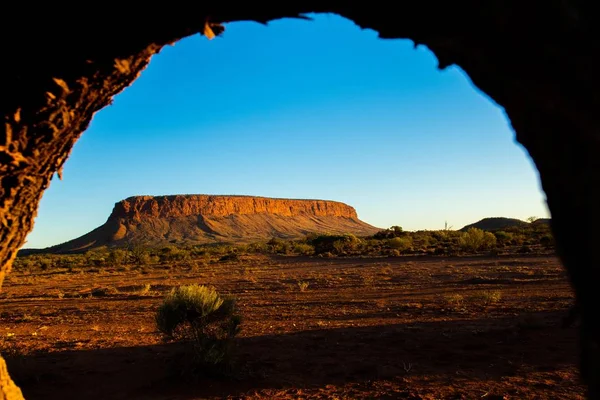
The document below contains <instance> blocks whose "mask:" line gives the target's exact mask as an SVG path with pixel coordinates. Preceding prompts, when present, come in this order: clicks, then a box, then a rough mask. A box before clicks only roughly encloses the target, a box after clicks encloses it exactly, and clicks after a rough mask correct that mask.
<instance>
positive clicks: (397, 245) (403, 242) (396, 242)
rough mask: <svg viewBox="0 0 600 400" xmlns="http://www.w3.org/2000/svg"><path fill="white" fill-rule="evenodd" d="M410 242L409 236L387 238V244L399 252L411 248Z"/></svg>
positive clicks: (411, 242)
mask: <svg viewBox="0 0 600 400" xmlns="http://www.w3.org/2000/svg"><path fill="white" fill-rule="evenodd" d="M412 244H413V241H412V238H410V237H409V236H406V237H395V238H392V239H389V240H388V246H390V247H391V248H392V249H396V250H398V251H399V252H401V253H402V252H404V251H407V250H411V249H412Z"/></svg>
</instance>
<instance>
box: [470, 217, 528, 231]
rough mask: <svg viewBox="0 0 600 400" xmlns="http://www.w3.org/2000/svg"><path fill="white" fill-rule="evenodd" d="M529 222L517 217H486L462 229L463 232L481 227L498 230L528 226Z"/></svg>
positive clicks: (482, 228)
mask: <svg viewBox="0 0 600 400" xmlns="http://www.w3.org/2000/svg"><path fill="white" fill-rule="evenodd" d="M528 225H529V222H525V221H521V220H520V219H516V218H505V217H492V218H484V219H482V220H480V221H477V222H475V223H473V224H470V225H466V226H464V227H463V228H462V229H460V230H461V231H462V232H465V231H467V230H469V229H470V228H479V229H481V230H484V231H497V230H500V229H506V228H511V227H515V226H516V227H520V226H523V227H524V226H528Z"/></svg>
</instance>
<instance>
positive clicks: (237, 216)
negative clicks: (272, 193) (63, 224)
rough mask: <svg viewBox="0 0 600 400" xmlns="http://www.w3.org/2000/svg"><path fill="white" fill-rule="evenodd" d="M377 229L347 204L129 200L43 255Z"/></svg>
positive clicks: (158, 198) (242, 199)
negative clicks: (86, 230)
mask: <svg viewBox="0 0 600 400" xmlns="http://www.w3.org/2000/svg"><path fill="white" fill-rule="evenodd" d="M378 230H380V229H379V228H376V227H374V226H371V225H369V224H367V223H365V222H362V221H361V220H359V219H358V215H357V213H356V210H355V209H354V208H353V207H350V206H349V205H347V204H344V203H340V202H336V201H326V200H296V199H276V198H268V197H254V196H212V195H174V196H156V197H155V196H134V197H129V198H127V199H125V200H122V201H120V202H118V203H116V204H115V207H114V209H113V211H112V213H111V215H110V217H109V218H108V220H107V221H106V223H105V224H104V225H102V226H100V227H98V228H96V229H94V230H93V231H91V232H89V233H87V234H85V235H83V236H81V237H79V238H77V239H74V240H71V241H69V242H66V243H63V244H60V245H57V246H53V247H50V248H48V249H46V250H47V251H49V252H57V253H63V252H74V251H83V250H87V249H90V248H93V247H98V246H119V245H124V244H127V243H141V244H144V245H148V246H159V245H164V244H168V243H176V244H202V243H211V242H237V243H239V242H242V243H245V242H252V241H257V240H265V239H266V240H268V239H270V238H272V237H278V238H288V239H295V238H301V237H303V236H305V235H307V234H308V233H313V232H318V233H353V234H356V235H371V234H373V233H375V232H377V231H378Z"/></svg>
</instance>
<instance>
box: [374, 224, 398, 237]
mask: <svg viewBox="0 0 600 400" xmlns="http://www.w3.org/2000/svg"><path fill="white" fill-rule="evenodd" d="M402 235H404V230H403V229H402V227H401V226H397V225H394V226H392V227H390V228H388V229H386V230H383V231H379V232H377V233H376V234H374V235H373V238H375V239H391V238H395V237H399V236H402Z"/></svg>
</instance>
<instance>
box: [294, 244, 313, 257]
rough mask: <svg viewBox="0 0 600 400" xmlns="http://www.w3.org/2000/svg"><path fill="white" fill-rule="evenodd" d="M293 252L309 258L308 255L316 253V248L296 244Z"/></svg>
mask: <svg viewBox="0 0 600 400" xmlns="http://www.w3.org/2000/svg"><path fill="white" fill-rule="evenodd" d="M292 251H293V252H294V253H296V254H300V255H303V256H308V255H311V254H312V253H314V251H315V248H314V247H312V246H311V245H310V244H306V243H296V244H294V247H293V248H292Z"/></svg>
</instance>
